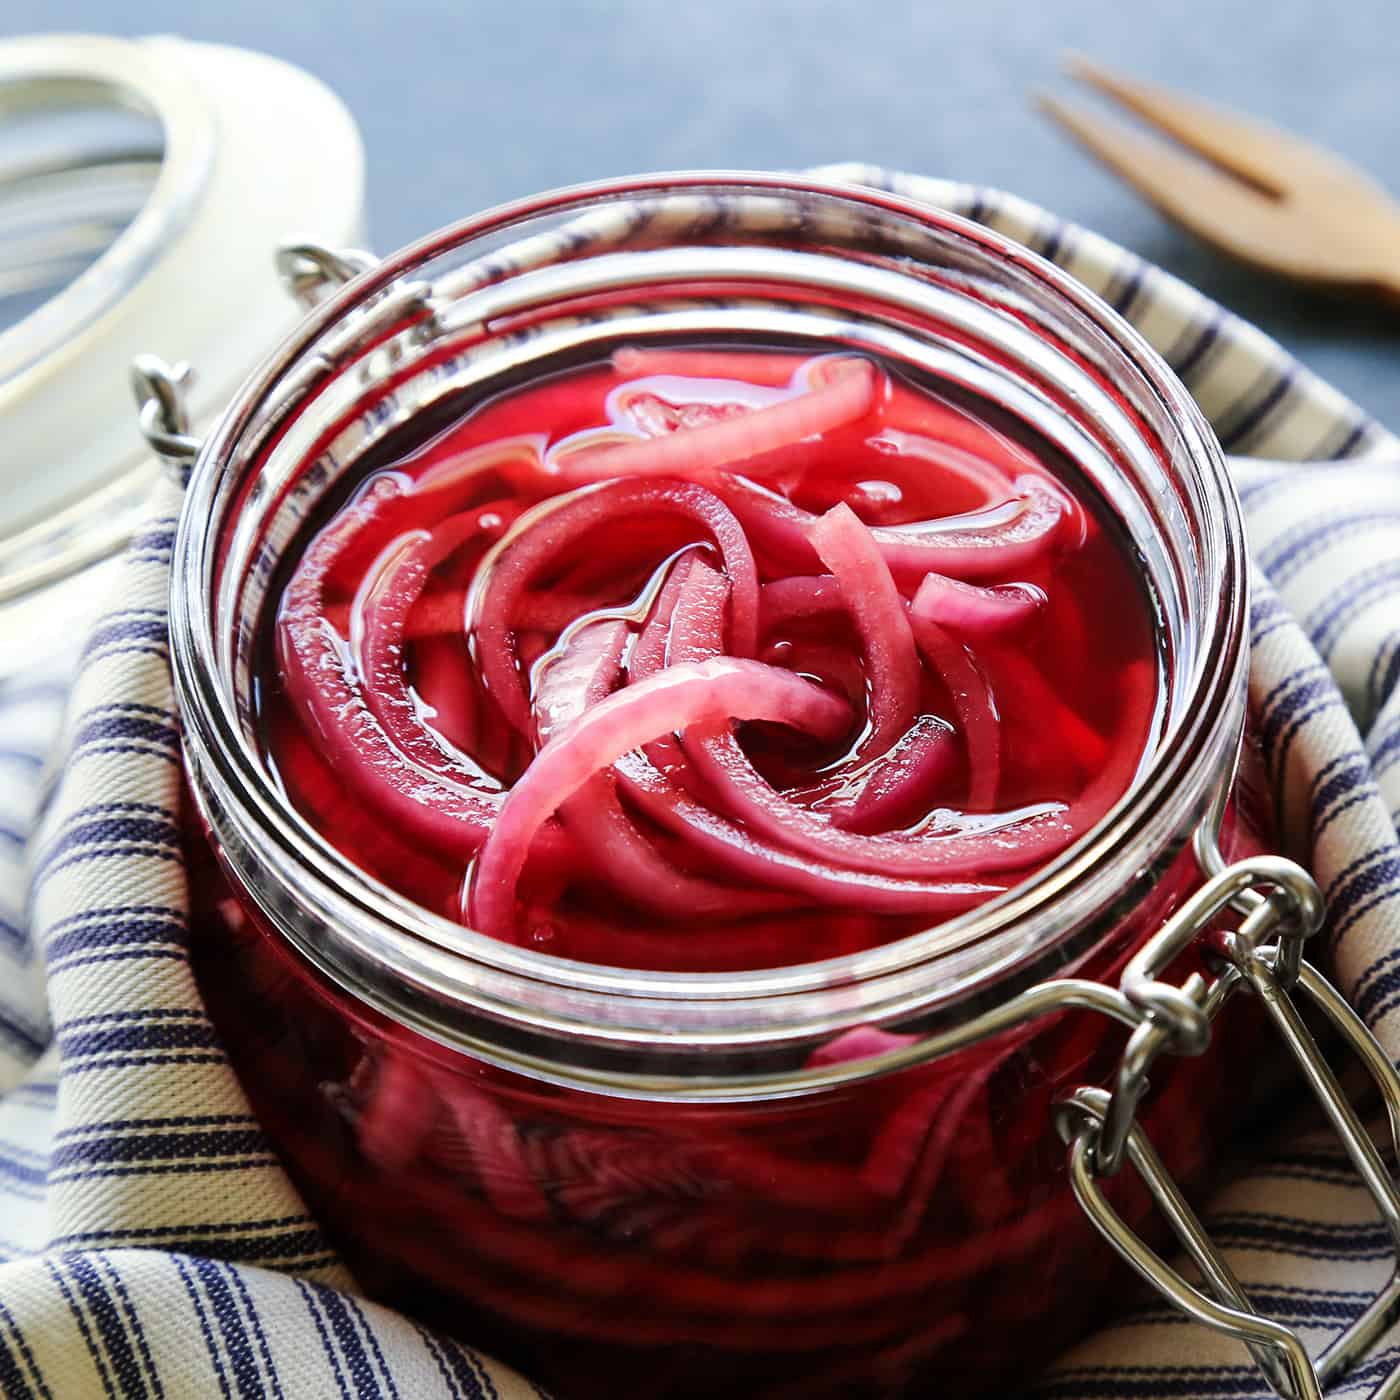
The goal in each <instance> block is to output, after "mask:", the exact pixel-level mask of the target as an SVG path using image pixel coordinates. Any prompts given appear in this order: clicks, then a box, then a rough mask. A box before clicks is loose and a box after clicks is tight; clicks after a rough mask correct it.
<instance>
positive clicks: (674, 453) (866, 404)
mask: <svg viewBox="0 0 1400 1400" xmlns="http://www.w3.org/2000/svg"><path fill="white" fill-rule="evenodd" d="M877 384H878V374H877V371H876V369H875V366H874V365H872V364H871V363H870V361H869V360H861V359H843V360H842V361H841V368H840V370H839V371H833V372H831V373H829V374H828V375H827V376H826V377H825V380H824V382H822V383H821V384H820V385H817V386H816V387H814V388H812V389H811V390H809V391H808V392H806V393H800V394H795V395H793V396H792V397H791V398H788V399H785V400H784V401H783V402H781V403H775V404H771V405H769V406H768V407H767V408H756V409H753V410H752V411H751V412H747V413H740V414H736V415H734V416H726V417H722V418H719V419H718V420H717V421H715V422H712V423H708V424H706V425H705V426H703V427H698V428H692V429H688V430H686V429H683V430H680V431H677V432H672V433H667V434H666V435H665V436H663V437H652V438H644V439H642V440H641V441H638V442H630V443H625V444H623V445H621V446H615V447H603V448H600V449H599V450H597V451H595V452H589V451H581V452H573V453H570V454H569V455H568V456H567V457H566V458H564V459H563V462H562V463H561V467H562V469H563V470H566V471H567V472H568V475H569V478H570V479H571V480H574V481H609V480H612V479H614V478H616V477H642V476H678V477H684V478H687V479H690V480H702V481H704V480H709V479H711V478H712V477H713V476H714V475H715V474H716V473H719V472H726V471H732V470H733V469H734V468H735V467H737V466H740V465H742V464H743V463H745V462H748V461H751V460H752V459H753V458H755V457H761V456H763V454H764V453H767V452H773V451H775V450H777V449H778V448H781V447H788V446H791V444H793V443H795V442H800V441H802V439H803V438H809V437H817V436H819V435H820V434H822V433H827V432H831V431H832V430H833V429H835V428H840V427H844V426H845V425H846V424H847V423H851V422H854V421H855V420H856V419H858V418H861V417H864V415H865V414H866V413H868V412H869V411H870V409H871V406H872V405H873V404H874V402H875V397H876V388H877Z"/></svg>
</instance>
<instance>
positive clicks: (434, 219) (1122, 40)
mask: <svg viewBox="0 0 1400 1400" xmlns="http://www.w3.org/2000/svg"><path fill="white" fill-rule="evenodd" d="M37 29H44V30H62V29H85V30H89V31H95V32H105V33H122V34H142V33H153V32H166V33H178V34H183V35H186V36H188V37H190V38H197V39H210V40H216V41H219V42H224V43H232V44H239V45H243V46H246V47H249V48H256V49H262V50H264V51H266V52H268V53H272V54H276V55H278V56H279V57H282V58H286V59H289V60H291V61H292V62H294V63H297V64H299V65H301V66H302V67H304V68H307V69H310V70H311V71H312V72H314V73H316V74H318V75H319V76H320V77H321V78H323V79H324V80H325V81H327V82H328V83H329V84H330V85H331V86H332V87H334V88H335V89H336V90H337V91H338V92H339V93H340V94H341V96H342V97H343V98H344V99H345V101H346V102H347V103H348V104H349V106H350V107H351V109H352V110H353V111H354V113H355V115H356V117H357V118H358V120H359V122H360V125H361V128H362V130H363V132H364V138H365V145H366V148H367V153H368V161H369V169H368V179H369V203H370V224H371V232H372V238H373V244H374V246H375V247H376V248H377V249H378V250H380V251H384V250H386V249H388V248H391V247H393V246H395V245H397V244H399V243H403V242H405V241H407V240H408V239H410V238H412V237H415V236H417V235H418V234H421V233H424V232H426V231H428V230H429V229H431V228H433V227H435V226H437V225H439V224H442V223H446V222H448V221H449V220H451V219H453V218H456V217H458V216H460V215H461V214H463V213H467V212H470V211H472V210H475V209H478V208H481V207H484V206H486V205H489V204H493V203H495V202H497V201H499V200H502V199H506V198H510V197H512V196H515V195H520V194H525V193H528V192H530V191H533V190H539V189H545V188H548V187H550V186H553V185H560V184H567V183H570V182H572V181H576V180H581V179H587V178H592V177H595V176H602V175H608V174H621V173H626V172H631V171H639V170H656V169H677V168H681V167H687V166H689V167H696V166H711V167H714V166H730V167H733V166H742V167H780V168H782V167H794V166H801V165H806V164H813V163H819V162H824V161H831V160H850V159H859V160H869V161H876V162H880V163H882V164H886V165H891V166H899V167H903V168H906V169H913V170H920V171H924V172H927V173H930V174H938V175H948V176H954V177H957V178H961V179H968V180H973V181H976V182H978V183H981V184H987V185H999V186H1002V187H1005V188H1008V189H1012V190H1015V191H1017V192H1018V193H1020V194H1023V195H1025V196H1027V197H1028V198H1030V199H1033V200H1036V201H1038V202H1039V203H1042V204H1044V205H1046V206H1047V207H1049V208H1051V209H1053V210H1055V211H1056V212H1058V213H1060V214H1062V215H1064V216H1066V217H1069V218H1073V219H1076V220H1079V221H1080V222H1082V223H1087V224H1090V225H1092V226H1093V227H1094V228H1096V229H1098V230H1099V231H1100V232H1102V233H1105V234H1107V235H1108V236H1110V237H1112V238H1115V239H1117V240H1118V241H1120V242H1122V243H1125V244H1127V245H1128V246H1129V247H1131V248H1134V249H1135V250H1137V251H1138V252H1140V253H1143V254H1145V255H1146V256H1147V257H1149V258H1153V259H1155V260H1156V261H1157V262H1159V263H1161V264H1163V265H1164V266H1165V267H1167V268H1169V269H1170V270H1171V271H1173V272H1176V273H1178V274H1180V275H1181V276H1183V277H1186V278H1188V279H1189V280H1190V281H1192V282H1195V283H1196V284H1197V285H1198V286H1200V287H1202V288H1203V289H1204V290H1206V291H1207V292H1209V293H1210V294H1211V295H1213V296H1216V297H1218V298H1219V299H1220V300H1222V301H1224V302H1226V303H1227V304H1228V305H1229V306H1231V307H1232V308H1234V309H1235V310H1237V311H1239V312H1242V313H1243V314H1244V315H1246V316H1249V317H1251V318H1253V319H1254V320H1256V321H1257V322H1259V323H1260V324H1261V325H1263V326H1264V327H1265V328H1266V329H1267V330H1269V331H1271V332H1272V333H1273V334H1274V335H1276V336H1278V337H1279V338H1280V339H1281V340H1282V341H1283V342H1284V343H1285V344H1286V345H1288V346H1289V347H1290V348H1291V349H1293V350H1294V351H1295V352H1297V353H1298V354H1300V355H1302V356H1303V358H1304V359H1305V360H1306V361H1307V362H1308V363H1309V364H1310V365H1312V367H1313V368H1315V369H1317V370H1319V371H1320V372H1321V373H1323V374H1324V375H1326V376H1328V377H1329V378H1331V379H1332V380H1333V381H1334V382H1335V383H1337V384H1338V385H1339V386H1340V387H1341V388H1343V389H1344V390H1346V391H1347V392H1348V393H1350V394H1351V395H1352V396H1353V397H1355V398H1356V399H1358V400H1360V401H1361V402H1362V403H1364V404H1365V405H1366V406H1367V407H1368V408H1370V409H1371V410H1372V411H1373V412H1375V413H1377V414H1378V415H1380V416H1381V417H1382V418H1383V419H1385V420H1386V421H1387V422H1388V423H1389V424H1390V425H1391V426H1392V427H1400V312H1394V313H1388V312H1385V311H1383V310H1379V309H1375V308H1369V307H1366V306H1364V305H1345V304H1338V303H1336V302H1335V301H1332V300H1329V299H1327V298H1324V297H1319V296H1316V295H1311V294H1308V293H1304V292H1302V291H1299V290H1296V289H1293V288H1291V287H1289V286H1287V285H1285V284H1283V283H1280V282H1276V281H1273V280H1272V279H1269V278H1266V277H1264V276H1262V275H1257V274H1254V273H1251V272H1248V271H1243V270H1240V269H1237V268H1234V267H1232V266H1229V265H1228V264H1225V263H1223V262H1222V261H1220V260H1219V259H1218V258H1217V257H1216V256H1215V255H1213V254H1211V253H1208V252H1206V251H1204V250H1203V249H1201V248H1199V247H1198V246H1196V245H1194V244H1193V243H1191V242H1190V241H1189V240H1188V239H1187V238H1186V237H1185V236H1183V235H1181V234H1179V233H1177V232H1176V231H1174V230H1173V229H1171V228H1170V227H1169V226H1167V225H1166V224H1165V223H1164V222H1163V221H1162V220H1161V219H1160V218H1159V217H1158V216H1157V215H1156V214H1155V213H1153V212H1152V211H1151V210H1150V209H1148V208H1146V207H1144V206H1143V205H1141V204H1140V203H1139V202H1138V201H1137V200H1136V199H1135V198H1134V197H1133V196H1132V195H1131V194H1129V193H1128V192H1127V191H1125V190H1123V189H1122V188H1120V187H1119V186H1118V185H1117V184H1116V183H1115V182H1114V181H1113V180H1111V179H1110V178H1109V177H1108V176H1107V175H1106V174H1104V173H1102V172H1101V171H1100V170H1099V169H1098V168H1097V167H1096V166H1094V165H1093V164H1092V163H1091V162H1090V161H1089V160H1088V159H1087V158H1086V157H1085V156H1083V155H1081V154H1080V153H1079V152H1078V151H1077V150H1075V149H1073V148H1071V147H1070V146H1069V144H1068V143H1067V142H1066V141H1065V140H1064V139H1063V138H1062V137H1061V136H1060V135H1059V134H1058V133H1057V132H1055V131H1054V130H1052V129H1051V128H1050V127H1049V126H1048V124H1047V123H1046V122H1045V121H1044V120H1042V119H1041V118H1040V117H1038V116H1037V115H1036V114H1035V113H1034V111H1033V110H1032V108H1031V106H1030V105H1029V101H1028V97H1029V94H1030V93H1031V92H1032V91H1033V90H1034V89H1036V88H1038V87H1045V86H1055V85H1057V84H1059V85H1060V86H1067V85H1066V84H1064V83H1063V82H1062V80H1060V79H1059V77H1058V75H1057V72H1056V57H1057V55H1058V54H1059V53H1061V52H1062V51H1064V50H1066V49H1078V50H1081V51H1083V52H1085V53H1087V54H1091V55H1093V56H1094V57H1096V58H1099V59H1102V60H1103V61H1105V62H1107V63H1111V64H1116V65H1119V66H1121V67H1123V68H1124V69H1126V70H1129V71H1131V72H1135V73H1137V74H1140V75H1143V76H1150V77H1154V78H1157V79H1159V80H1161V81H1164V82H1168V83H1171V84H1174V85H1177V86H1180V87H1182V88H1188V89H1192V90H1195V91H1196V92H1199V93H1201V94H1203V95H1206V96H1209V97H1212V98H1215V99H1217V100H1222V101H1228V102H1232V103H1234V104H1236V105H1238V106H1241V107H1244V108H1247V109H1250V110H1252V111H1254V112H1255V113H1257V114H1259V115H1262V116H1266V117H1268V118H1270V119H1271V120H1273V121H1274V122H1276V123H1279V124H1281V125H1284V126H1287V127H1289V128H1291V129H1293V130H1295V131H1297V132H1299V133H1300V134H1303V135H1306V136H1308V137H1311V138H1312V139H1314V140H1317V141H1320V142H1324V143H1326V144H1328V145H1330V146H1331V147H1333V148H1334V149H1335V150H1337V151H1339V152H1342V153H1344V154H1345V155H1347V156H1349V157H1350V158H1352V159H1353V160H1355V161H1357V162H1359V163H1360V164H1362V165H1364V166H1366V167H1367V168H1368V169H1369V170H1370V171H1371V172H1372V173H1373V174H1374V175H1375V176H1376V177H1377V178H1379V179H1380V180H1381V181H1382V182H1383V183H1385V184H1386V185H1388V186H1389V187H1390V188H1392V189H1395V190H1400V140H1397V128H1400V120H1397V118H1398V117H1400V87H1398V86H1397V74H1400V7H1397V6H1396V5H1395V3H1394V0H1335V3H1331V4H1328V3H1324V0H1272V2H1271V3H1268V4H1262V3H1260V0H1175V3H1171V0H1051V2H1050V3H1043V0H1020V3H1018V0H958V2H957V3H948V0H912V2H911V3H889V0H884V2H883V3H878V4H877V3H873V0H865V3H861V2H860V0H698V3H690V4H687V3H683V0H509V2H508V3H507V0H457V3H431V2H430V0H377V2H376V3H370V2H369V0H340V2H339V3H333V2H332V0H242V3H238V4H234V3H232V2H231V0H229V3H225V4H215V3H192V0H184V2H183V3H176V0H144V3H140V4H136V5H123V6H118V5H116V4H113V3H111V0H0V32H8V33H20V32H23V31H26V30H37ZM1396 260H1397V263H1398V264H1400V242H1397V247H1396Z"/></svg>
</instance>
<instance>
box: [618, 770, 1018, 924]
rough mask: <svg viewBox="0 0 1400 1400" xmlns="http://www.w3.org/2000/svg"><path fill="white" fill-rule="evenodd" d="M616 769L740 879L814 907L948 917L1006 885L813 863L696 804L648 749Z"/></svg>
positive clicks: (656, 814) (643, 804) (665, 823)
mask: <svg viewBox="0 0 1400 1400" xmlns="http://www.w3.org/2000/svg"><path fill="white" fill-rule="evenodd" d="M616 767H617V770H618V775H619V781H620V782H621V783H622V784H623V785H624V786H625V788H626V790H627V792H628V794H629V796H631V797H632V798H633V800H634V801H635V802H636V803H637V805H638V806H639V807H640V808H641V809H642V810H643V811H644V812H645V813H646V814H647V816H648V817H650V818H651V820H652V821H654V822H656V824H657V825H658V826H661V827H664V828H665V829H666V830H667V831H671V832H674V833H675V834H676V835H678V836H680V837H682V838H684V840H685V841H686V842H687V843H688V844H689V845H691V846H692V847H694V848H695V849H696V850H698V851H700V852H701V853H702V854H704V855H706V856H708V857H709V858H710V859H711V860H713V861H714V862H715V863H716V864H718V865H722V866H724V867H725V868H727V869H729V870H731V871H733V873H734V874H735V875H736V876H738V877H739V878H740V879H744V880H751V881H753V882H754V883H756V884H763V885H766V886H767V887H768V888H770V889H780V890H788V891H791V892H792V893H793V894H797V895H801V896H802V897H803V898H805V899H810V900H811V901H812V902H813V903H815V904H825V905H829V906H834V907H836V908H843V909H868V910H871V911H872V912H875V913H879V914H921V915H924V916H926V917H928V918H947V917H950V916H951V915H953V914H960V913H962V912H963V911H964V910H967V909H971V908H973V907H974V906H975V905H978V904H981V903H983V902H984V901H986V900H988V899H990V898H991V897H992V896H993V895H996V894H1000V893H1002V892H1003V891H1004V890H1005V889H1006V886H1005V885H1004V884H999V883H997V882H996V881H995V880H985V879H972V880H939V881H930V880H918V879H904V878H901V877H898V876H891V875H885V874H882V873H880V872H878V871H864V870H851V869H843V868H842V867H840V866H837V865H833V864H832V863H831V862H829V861H824V860H819V859H816V860H814V859H812V858H811V857H809V856H806V855H803V854H801V853H800V852H797V851H794V850H790V849H788V848H786V847H784V846H781V845H779V844H777V843H776V842H772V841H767V840H764V839H763V838H762V837H760V836H758V835H756V834H755V833H754V832H753V831H751V830H750V829H749V828H747V827H744V826H741V825H740V824H739V823H738V822H733V821H730V820H729V819H728V818H727V817H725V816H723V815H722V814H721V813H719V812H716V811H714V810H712V809H711V808H710V807H707V806H706V805H705V804H704V803H701V802H697V801H696V800H695V799H694V798H693V797H690V796H689V795H688V794H687V793H685V792H683V791H681V790H680V789H679V788H678V787H676V786H675V785H674V784H673V783H671V782H670V781H668V780H667V779H666V778H665V777H664V776H663V775H662V774H661V773H659V772H657V770H656V769H655V768H654V767H653V766H652V765H651V764H650V763H649V762H648V761H647V759H646V758H645V757H643V756H642V755H641V754H627V755H624V756H623V757H622V758H621V759H619V760H618V761H617V764H616Z"/></svg>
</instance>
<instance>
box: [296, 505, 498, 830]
mask: <svg viewBox="0 0 1400 1400" xmlns="http://www.w3.org/2000/svg"><path fill="white" fill-rule="evenodd" d="M381 486H382V487H383V488H384V489H383V490H381V489H380V488H381ZM397 495H398V489H397V487H395V486H394V485H393V484H392V483H389V482H380V483H376V484H375V486H374V487H373V488H371V490H370V491H369V492H367V493H365V494H364V495H363V496H362V497H361V498H360V499H359V500H358V501H357V502H355V503H354V504H353V505H351V506H349V507H347V508H346V509H345V510H344V511H342V512H341V514H340V516H339V517H337V519H336V520H335V521H334V522H333V523H332V524H331V525H330V526H328V527H327V528H326V529H325V530H323V531H322V532H321V534H320V535H318V536H317V538H316V540H315V541H314V542H313V543H312V545H311V547H310V548H309V549H308V550H307V551H306V554H305V555H304V556H303V558H302V561H301V564H300V567H298V569H297V570H296V572H295V573H294V574H293V576H292V578H291V580H290V581H289V582H288V584H287V588H286V591H285V592H284V593H283V595H282V606H281V610H280V612H279V615H278V619H277V652H278V661H279V664H280V667H281V670H282V674H283V676H284V678H285V683H286V686H287V690H288V693H289V695H290V697H291V698H292V700H293V701H294V702H295V703H296V704H298V705H299V706H300V707H301V709H302V712H303V714H305V715H306V716H307V718H308V719H309V720H310V722H311V723H312V724H313V725H314V726H315V729H316V732H317V733H318V735H319V736H320V739H321V742H322V744H323V745H324V747H325V751H326V753H327V755H328V756H329V757H330V758H331V759H332V761H333V762H334V763H335V764H336V766H337V767H338V768H340V769H341V770H342V771H343V772H344V775H345V780H346V782H347V783H348V784H350V785H351V786H352V787H354V788H355V789H356V790H357V791H358V793H359V795H360V797H361V798H362V799H363V800H365V801H368V802H373V803H376V804H378V805H379V806H380V807H381V809H382V810H384V811H385V812H387V813H389V814H391V815H392V816H393V818H394V819H395V820H396V821H398V822H400V823H401V824H402V826H403V827H404V828H405V829H406V830H408V831H411V832H413V833H415V834H416V835H417V836H418V837H420V838H421V839H422V840H425V841H427V842H429V843H430V844H432V845H433V846H434V847H436V848H438V849H440V850H444V851H447V852H449V853H454V854H458V855H462V856H466V855H470V854H471V853H472V852H473V851H475V850H476V848H477V847H478V846H479V845H480V844H481V842H482V840H483V839H484V838H485V836H486V833H487V831H488V830H489V829H490V828H491V825H492V822H493V821H494V819H495V816H496V813H497V811H498V810H499V808H500V805H501V794H500V793H499V792H498V791H492V790H491V788H490V785H489V784H486V783H484V782H482V781H481V780H480V778H479V776H478V775H474V774H471V773H469V772H467V771H466V770H465V769H460V768H458V767H457V766H455V765H453V764H451V762H450V760H448V759H447V758H446V756H445V755H444V754H443V753H442V752H441V750H438V749H436V746H435V745H433V748H434V749H435V751H436V753H435V757H434V759H433V762H432V765H431V767H428V768H425V767H422V766H420V765H419V764H417V763H416V762H415V761H414V760H413V759H412V757H411V756H409V755H406V754H405V753H404V752H403V751H402V750H400V748H399V747H398V746H397V745H396V744H395V743H394V742H393V740H392V739H391V738H390V736H389V734H388V733H387V732H386V731H385V729H384V726H383V724H382V723H381V722H380V721H379V719H378V718H376V716H375V714H374V713H373V711H372V710H371V708H370V706H369V705H368V704H367V703H366V696H365V691H364V686H363V682H362V680H361V678H360V677H359V676H358V675H357V674H356V671H355V667H354V663H353V661H352V659H351V656H350V652H349V647H348V644H347V643H346V641H345V639H344V638H342V637H341V636H340V635H339V634H338V633H337V632H336V631H335V630H334V629H333V628H332V627H331V625H330V623H329V622H327V621H326V619H325V616H324V611H325V609H324V598H323V593H322V583H323V580H324V579H325V576H326V573H327V572H328V571H329V569H330V568H331V566H332V565H333V564H334V562H335V560H336V558H337V557H338V555H339V554H340V552H341V550H342V549H343V548H345V546H346V545H347V544H348V543H349V542H350V541H351V540H353V539H354V537H355V536H356V535H357V534H358V533H359V532H360V531H361V530H364V529H366V528H367V527H369V526H370V525H372V524H373V523H375V522H376V520H377V519H378V517H379V514H380V511H381V510H382V508H383V506H384V504H385V503H386V502H387V501H389V500H392V499H394V498H396V497H397ZM396 686H397V688H398V689H399V690H401V691H402V693H403V696H404V697H405V703H407V704H409V706H410V709H411V702H410V701H408V700H407V686H406V684H405V682H404V680H403V677H402V673H401V672H400V674H399V676H398V679H397V682H396ZM386 703H388V704H392V703H394V702H393V700H388V701H386ZM405 720H407V717H405ZM419 732H420V733H423V737H424V739H425V740H426V742H427V743H428V744H430V745H431V743H432V741H431V739H428V738H427V736H426V733H424V732H423V731H421V730H420V731H419ZM435 768H441V769H443V770H444V772H443V773H441V774H440V773H438V772H434V771H433V769H435Z"/></svg>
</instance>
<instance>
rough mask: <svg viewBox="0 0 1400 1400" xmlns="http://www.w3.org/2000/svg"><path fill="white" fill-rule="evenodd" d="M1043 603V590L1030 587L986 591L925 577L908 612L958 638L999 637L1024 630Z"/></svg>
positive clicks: (942, 576)
mask: <svg viewBox="0 0 1400 1400" xmlns="http://www.w3.org/2000/svg"><path fill="white" fill-rule="evenodd" d="M1045 603H1046V597H1045V590H1044V589H1043V588H1038V587H1036V585H1035V584H1033V583H1003V584H997V585H996V586H995V587H991V588H986V587H980V586H979V585H977V584H975V583H964V582H963V581H962V580H961V579H956V578H948V577H947V575H945V574H932V573H931V574H925V575H924V581H923V582H922V583H921V584H920V585H919V591H918V592H917V593H916V594H915V595H914V601H913V603H912V604H910V611H911V612H913V614H914V616H915V617H921V618H924V619H925V620H926V621H928V622H933V623H937V625H938V626H940V627H946V628H948V629H949V631H952V632H956V633H957V634H958V636H960V637H970V638H981V637H1000V636H1003V635H1004V634H1005V633H1007V632H1010V631H1013V630H1014V629H1015V628H1017V627H1021V626H1024V625H1025V623H1027V622H1028V621H1029V620H1030V619H1031V618H1033V617H1034V616H1035V615H1036V614H1037V613H1038V612H1039V611H1040V610H1041V609H1042V608H1043V607H1044V606H1045Z"/></svg>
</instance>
